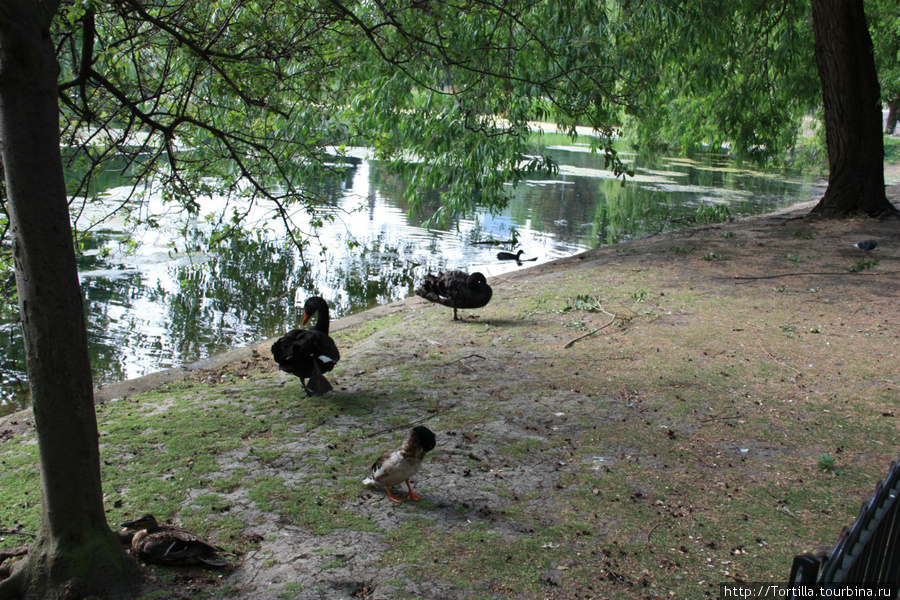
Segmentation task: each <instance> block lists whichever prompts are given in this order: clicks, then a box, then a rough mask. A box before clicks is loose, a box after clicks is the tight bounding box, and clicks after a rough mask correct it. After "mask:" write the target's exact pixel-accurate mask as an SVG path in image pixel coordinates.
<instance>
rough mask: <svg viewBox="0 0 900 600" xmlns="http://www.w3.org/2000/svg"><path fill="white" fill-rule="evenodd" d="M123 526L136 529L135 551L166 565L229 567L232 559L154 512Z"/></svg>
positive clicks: (132, 547) (146, 558)
mask: <svg viewBox="0 0 900 600" xmlns="http://www.w3.org/2000/svg"><path fill="white" fill-rule="evenodd" d="M121 526H122V527H124V528H125V529H126V530H133V531H134V532H135V533H134V535H133V536H132V538H131V551H132V552H133V553H134V555H135V556H137V557H139V558H142V559H144V560H147V561H150V562H155V563H159V564H163V565H182V566H184V565H201V564H202V565H208V566H211V567H227V566H228V561H226V560H225V559H224V558H222V557H221V556H219V552H220V551H221V549H220V548H217V547H216V546H213V545H212V544H210V543H209V542H207V541H206V540H204V539H202V538H200V537H198V536H197V535H195V534H193V533H191V532H190V531H187V530H185V529H182V528H181V527H176V526H175V525H167V524H165V523H160V522H158V521H157V520H156V518H155V517H154V516H153V515H149V514H148V515H143V516H141V517H138V518H137V519H134V520H132V521H125V522H124V523H122V524H121Z"/></svg>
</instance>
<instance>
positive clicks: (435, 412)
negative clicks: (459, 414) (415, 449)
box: [366, 406, 456, 438]
mask: <svg viewBox="0 0 900 600" xmlns="http://www.w3.org/2000/svg"><path fill="white" fill-rule="evenodd" d="M451 408H456V407H455V406H448V407H446V408H439V409H438V410H436V411H434V412H433V413H431V414H430V415H428V416H427V417H422V418H421V419H416V420H415V421H410V422H409V423H406V424H404V425H397V426H396V427H388V428H387V429H379V430H378V431H374V432H372V433H370V434H368V435H367V436H366V437H367V438H370V437H375V436H376V435H381V434H382V433H390V432H392V431H397V430H398V429H407V428H412V426H413V425H415V424H417V423H422V422H423V421H427V420H429V419H431V418H434V417H435V416H437V415H439V414H441V413H442V412H447V411H448V410H450V409H451Z"/></svg>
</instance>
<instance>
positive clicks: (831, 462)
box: [818, 454, 843, 475]
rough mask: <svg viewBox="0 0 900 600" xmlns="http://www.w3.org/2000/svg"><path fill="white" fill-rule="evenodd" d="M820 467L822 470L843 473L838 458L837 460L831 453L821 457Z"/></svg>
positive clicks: (837, 473) (836, 473)
mask: <svg viewBox="0 0 900 600" xmlns="http://www.w3.org/2000/svg"><path fill="white" fill-rule="evenodd" d="M818 467H819V469H821V470H822V471H827V472H829V473H834V474H835V475H842V474H843V471H842V470H841V469H839V468H838V466H837V460H835V458H834V457H833V456H831V455H830V454H823V455H822V456H820V457H819V461H818Z"/></svg>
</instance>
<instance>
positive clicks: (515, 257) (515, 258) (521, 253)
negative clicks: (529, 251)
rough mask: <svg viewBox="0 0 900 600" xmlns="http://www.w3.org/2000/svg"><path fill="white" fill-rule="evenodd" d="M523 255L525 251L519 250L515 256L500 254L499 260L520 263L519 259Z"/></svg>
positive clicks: (509, 253) (498, 254) (510, 253)
mask: <svg viewBox="0 0 900 600" xmlns="http://www.w3.org/2000/svg"><path fill="white" fill-rule="evenodd" d="M523 254H525V251H524V250H519V251H518V252H516V253H515V254H513V253H512V252H498V253H497V259H498V260H514V261H516V262H519V257H521V256H522V255H523Z"/></svg>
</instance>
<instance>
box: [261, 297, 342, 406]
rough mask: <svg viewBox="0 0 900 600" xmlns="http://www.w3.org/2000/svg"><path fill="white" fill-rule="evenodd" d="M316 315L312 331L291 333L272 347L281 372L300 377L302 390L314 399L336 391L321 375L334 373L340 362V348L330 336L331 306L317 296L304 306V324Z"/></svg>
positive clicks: (305, 330) (299, 330) (304, 330)
mask: <svg viewBox="0 0 900 600" xmlns="http://www.w3.org/2000/svg"><path fill="white" fill-rule="evenodd" d="M314 314H318V315H319V316H318V318H317V319H316V324H315V325H313V326H312V327H310V328H309V329H294V330H293V331H289V332H288V333H286V334H285V335H283V336H282V337H280V338H278V341H277V342H275V343H274V344H272V357H273V358H274V359H275V362H277V363H278V366H279V367H281V370H282V371H285V372H287V373H290V374H292V375H296V376H297V377H299V378H300V383H301V384H302V385H303V389H304V390H306V393H307V394H309V395H311V396H317V395H319V394H324V393H325V392H330V391H331V390H332V389H333V388H332V387H331V384H330V383H328V380H327V379H325V377H323V376H322V374H323V373H327V372H329V371H331V370H332V369H333V368H334V365H335V364H336V363H337V361H338V360H339V359H340V358H341V353H340V352H338V349H337V345H336V344H335V343H334V340H333V339H331V337H330V336H329V335H328V325H329V323H330V319H329V314H328V303H327V302H325V300H323V299H322V298H320V297H318V296H313V297H312V298H310V299H309V300H307V301H306V303H305V304H304V305H303V324H304V325H305V324H306V323H308V322H309V320H310V318H311V317H312V316H313V315H314ZM307 379H308V380H309V383H307V382H306V380H307Z"/></svg>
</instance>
